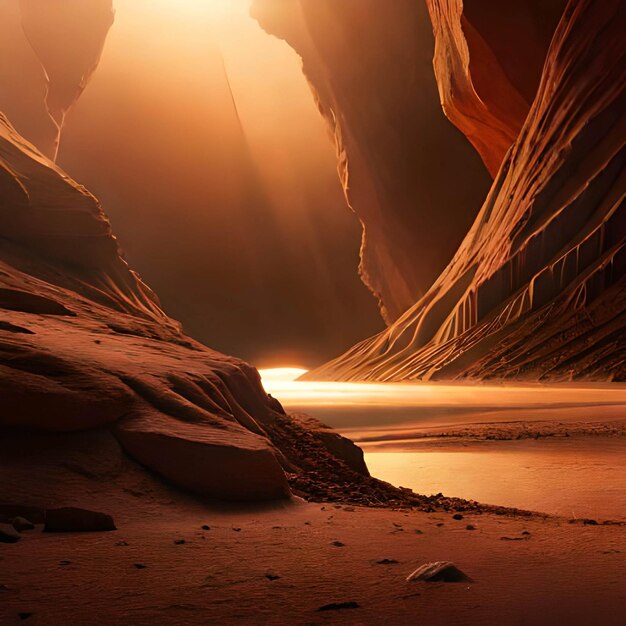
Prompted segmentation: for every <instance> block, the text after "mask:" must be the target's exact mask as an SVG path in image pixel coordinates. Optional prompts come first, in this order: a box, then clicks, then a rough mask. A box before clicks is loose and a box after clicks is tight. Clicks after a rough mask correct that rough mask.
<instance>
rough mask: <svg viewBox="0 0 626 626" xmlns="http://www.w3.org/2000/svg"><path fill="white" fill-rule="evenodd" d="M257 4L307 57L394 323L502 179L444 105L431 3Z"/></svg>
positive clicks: (269, 23) (366, 256) (272, 27)
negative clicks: (494, 178)
mask: <svg viewBox="0 0 626 626" xmlns="http://www.w3.org/2000/svg"><path fill="white" fill-rule="evenodd" d="M252 7H253V8H252V11H253V15H254V16H255V17H256V19H257V20H258V21H259V22H260V24H261V25H262V26H263V27H264V28H265V29H266V30H267V31H268V32H270V33H272V34H274V35H276V36H277V37H279V38H281V39H284V40H285V41H286V42H287V43H288V44H289V45H291V46H292V48H294V49H295V50H296V52H298V54H299V55H300V56H301V57H302V61H303V70H304V74H305V75H306V77H307V79H308V80H309V83H310V85H311V88H312V90H313V92H314V96H315V98H316V100H317V103H318V106H319V109H320V111H321V113H322V115H323V116H324V118H325V120H326V121H327V123H328V126H329V128H330V131H331V133H332V134H333V135H334V138H335V141H336V145H337V153H338V162H339V174H340V177H341V180H342V182H343V186H344V189H345V192H346V197H347V199H348V203H349V205H350V206H351V207H352V209H353V210H354V211H355V213H356V214H357V215H358V217H359V219H360V220H361V223H362V225H363V243H362V249H361V266H360V273H361V277H362V279H363V281H364V282H365V284H366V285H367V286H368V287H369V288H370V290H371V291H372V292H373V293H374V294H375V295H376V296H377V297H378V299H379V301H380V304H381V310H382V312H383V315H384V317H385V319H386V321H387V322H389V323H391V322H393V321H394V320H395V319H397V318H398V317H399V316H400V315H401V314H402V313H403V312H404V311H405V310H406V309H407V308H409V307H410V306H412V305H413V304H414V303H415V301H416V300H417V299H418V298H419V297H420V296H422V295H423V294H424V293H425V291H426V290H427V289H428V288H429V287H430V285H431V284H432V283H433V281H434V280H435V279H436V277H437V276H438V274H439V273H440V272H441V271H442V270H443V269H444V267H445V265H446V264H447V263H448V262H449V260H450V259H451V258H452V255H453V254H454V251H455V249H456V248H457V246H458V244H459V243H460V242H461V240H462V238H463V236H464V235H465V233H466V232H467V230H468V228H469V227H470V225H471V223H472V221H473V219H474V218H475V216H476V213H477V211H478V208H479V207H480V203H481V202H482V199H483V198H484V196H485V194H486V193H487V190H488V188H489V184H490V179H489V176H488V174H487V172H486V171H485V170H484V167H483V166H482V164H481V162H480V159H479V158H478V156H477V155H476V154H475V153H474V152H473V151H472V149H471V146H469V145H468V144H467V141H466V140H465V138H464V137H463V136H462V135H460V134H459V133H458V132H457V131H456V130H455V129H454V128H453V127H452V126H451V125H450V124H449V122H448V121H447V120H446V119H445V117H444V115H443V112H442V111H441V106H440V103H439V95H438V93H437V86H436V83H435V80H434V77H433V71H432V55H433V36H432V29H431V25H430V21H429V19H428V12H427V9H426V6H425V4H424V3H422V2H415V0H394V1H393V2H385V3H383V2H381V1H380V0H341V2H337V1H336V0H255V2H254V3H253V5H252ZM511 141H512V139H511Z"/></svg>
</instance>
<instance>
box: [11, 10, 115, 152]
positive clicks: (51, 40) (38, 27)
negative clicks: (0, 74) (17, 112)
mask: <svg viewBox="0 0 626 626" xmlns="http://www.w3.org/2000/svg"><path fill="white" fill-rule="evenodd" d="M19 6H20V11H21V21H22V28H23V31H24V34H25V35H26V38H27V39H28V41H29V43H30V45H31V47H32V49H33V50H34V52H35V54H36V55H37V58H38V59H39V61H40V63H41V67H42V69H43V71H44V74H45V77H46V81H47V92H46V106H47V109H48V114H49V116H50V119H51V121H52V122H53V124H54V125H55V126H56V129H57V132H56V135H55V136H54V137H53V138H52V139H51V141H44V140H43V139H42V140H41V141H38V142H37V145H38V146H41V147H42V149H44V151H45V152H46V154H48V156H50V157H51V158H52V159H53V160H55V159H56V155H57V152H58V149H59V141H60V138H61V131H62V129H63V124H64V121H65V116H66V114H67V112H68V111H69V109H70V108H71V107H72V106H73V105H74V103H75V102H76V101H77V100H78V98H80V96H81V94H82V93H83V91H84V89H85V87H86V86H87V84H88V83H89V80H90V78H91V76H92V74H93V72H94V71H95V70H96V68H97V67H98V63H99V61H100V56H101V54H102V49H103V47H104V43H105V41H106V37H107V34H108V32H109V28H110V27H111V25H112V24H113V17H114V11H113V0H46V2H40V1H39V0H19ZM44 144H45V145H44Z"/></svg>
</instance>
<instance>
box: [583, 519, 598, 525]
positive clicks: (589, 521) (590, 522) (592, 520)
mask: <svg viewBox="0 0 626 626" xmlns="http://www.w3.org/2000/svg"><path fill="white" fill-rule="evenodd" d="M583 524H584V525H585V526H597V525H598V522H597V521H596V520H595V519H585V520H583Z"/></svg>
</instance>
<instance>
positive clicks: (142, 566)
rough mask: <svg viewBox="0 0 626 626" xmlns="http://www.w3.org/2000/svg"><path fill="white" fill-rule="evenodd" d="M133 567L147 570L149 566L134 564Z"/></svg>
mask: <svg viewBox="0 0 626 626" xmlns="http://www.w3.org/2000/svg"><path fill="white" fill-rule="evenodd" d="M133 565H134V566H135V568H136V569H146V567H148V566H147V565H144V564H143V563H133Z"/></svg>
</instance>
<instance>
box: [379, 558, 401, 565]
mask: <svg viewBox="0 0 626 626" xmlns="http://www.w3.org/2000/svg"><path fill="white" fill-rule="evenodd" d="M396 563H398V561H396V560H395V559H380V561H376V565H396Z"/></svg>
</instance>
